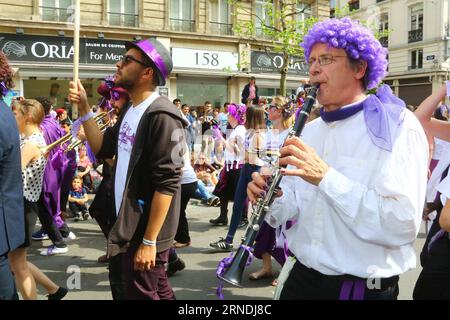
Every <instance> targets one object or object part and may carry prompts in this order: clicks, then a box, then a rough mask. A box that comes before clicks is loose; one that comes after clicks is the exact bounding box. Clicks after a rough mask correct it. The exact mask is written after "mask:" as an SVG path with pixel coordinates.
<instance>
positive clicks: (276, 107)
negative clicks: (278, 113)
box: [268, 104, 280, 110]
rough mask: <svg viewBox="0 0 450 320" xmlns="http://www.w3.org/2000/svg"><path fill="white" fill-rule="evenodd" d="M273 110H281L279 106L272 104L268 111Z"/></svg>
mask: <svg viewBox="0 0 450 320" xmlns="http://www.w3.org/2000/svg"><path fill="white" fill-rule="evenodd" d="M273 108H275V109H277V110H278V109H280V108H279V107H278V106H277V105H274V104H271V105H270V106H269V108H268V110H272V109H273Z"/></svg>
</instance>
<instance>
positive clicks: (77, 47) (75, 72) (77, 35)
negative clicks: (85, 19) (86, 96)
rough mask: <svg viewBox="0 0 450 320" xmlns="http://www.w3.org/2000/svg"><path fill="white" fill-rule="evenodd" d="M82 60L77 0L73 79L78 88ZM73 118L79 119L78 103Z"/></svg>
mask: <svg viewBox="0 0 450 320" xmlns="http://www.w3.org/2000/svg"><path fill="white" fill-rule="evenodd" d="M79 61H80V0H75V15H74V31H73V81H74V82H75V88H76V90H78V62H79ZM72 119H74V120H75V119H78V103H73V104H72Z"/></svg>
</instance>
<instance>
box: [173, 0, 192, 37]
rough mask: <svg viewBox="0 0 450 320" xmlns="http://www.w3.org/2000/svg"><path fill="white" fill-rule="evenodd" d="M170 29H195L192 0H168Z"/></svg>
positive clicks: (190, 30) (189, 30)
mask: <svg viewBox="0 0 450 320" xmlns="http://www.w3.org/2000/svg"><path fill="white" fill-rule="evenodd" d="M170 29H171V30H173V31H187V32H193V31H195V19H194V1H193V0H170Z"/></svg>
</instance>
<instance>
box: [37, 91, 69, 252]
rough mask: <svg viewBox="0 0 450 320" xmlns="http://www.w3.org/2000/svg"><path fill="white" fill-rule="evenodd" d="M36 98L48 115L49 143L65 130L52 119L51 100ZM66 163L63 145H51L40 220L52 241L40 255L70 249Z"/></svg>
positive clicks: (46, 131) (43, 126)
mask: <svg viewBox="0 0 450 320" xmlns="http://www.w3.org/2000/svg"><path fill="white" fill-rule="evenodd" d="M36 100H37V101H39V102H40V103H41V104H42V106H43V107H44V112H45V117H44V120H42V123H41V129H42V132H43V134H44V139H45V143H46V144H47V145H49V144H51V143H52V142H55V141H56V140H58V139H60V138H61V137H63V136H64V135H65V134H66V133H65V131H64V130H63V129H62V128H61V126H60V125H59V123H58V121H56V120H55V119H53V118H52V116H51V115H50V114H49V112H50V109H51V103H50V101H49V100H48V99H47V98H45V97H37V98H36ZM67 163H68V161H67V157H66V155H65V154H64V153H63V152H62V151H61V149H60V146H57V147H55V148H53V149H51V150H50V152H49V153H48V155H47V165H46V166H45V171H44V182H43V185H42V193H41V197H40V199H39V220H40V221H41V224H42V230H43V231H44V232H45V233H47V234H48V237H49V238H50V240H51V241H52V243H53V245H51V246H50V247H48V248H47V249H46V250H43V251H41V255H54V254H58V253H66V252H67V250H68V248H67V245H66V243H65V241H64V238H63V237H64V236H65V237H68V236H69V233H70V230H69V227H68V226H67V224H66V223H65V222H64V220H63V219H62V216H61V208H60V201H61V185H62V182H63V177H64V173H65V171H66V168H67ZM34 238H35V237H34Z"/></svg>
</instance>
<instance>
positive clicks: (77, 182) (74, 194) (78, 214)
mask: <svg viewBox="0 0 450 320" xmlns="http://www.w3.org/2000/svg"><path fill="white" fill-rule="evenodd" d="M88 200H89V199H88V195H87V193H86V190H85V189H84V188H83V180H81V178H80V177H75V178H73V180H72V189H71V190H70V191H69V208H70V211H72V214H73V216H74V217H75V220H76V221H78V220H81V219H83V220H87V219H89V212H88V209H87V206H86V203H87V202H88Z"/></svg>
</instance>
